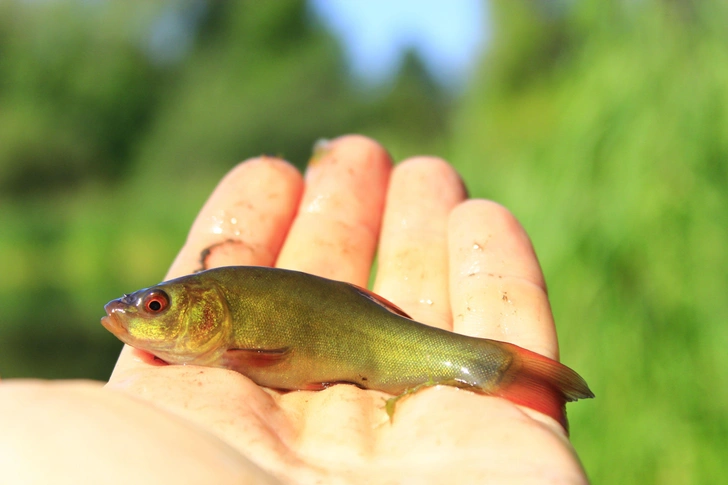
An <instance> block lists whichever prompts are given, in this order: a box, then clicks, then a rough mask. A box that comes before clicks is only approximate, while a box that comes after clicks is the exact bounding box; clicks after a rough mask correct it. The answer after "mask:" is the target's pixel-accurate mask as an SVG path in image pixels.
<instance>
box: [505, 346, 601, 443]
mask: <svg viewBox="0 0 728 485" xmlns="http://www.w3.org/2000/svg"><path fill="white" fill-rule="evenodd" d="M499 344H501V345H503V346H504V347H505V348H506V349H507V350H509V351H510V352H511V353H512V354H513V356H514V360H513V364H511V366H510V367H509V368H508V370H507V371H506V373H505V376H504V377H503V380H502V381H501V384H500V388H499V389H498V391H496V392H494V393H493V394H494V395H496V396H500V397H503V398H505V399H508V400H509V401H511V402H514V403H516V404H520V405H521V406H526V407H528V408H531V409H534V410H536V411H538V412H540V413H543V414H545V415H547V416H550V417H552V418H554V419H555V420H556V421H558V422H559V423H561V425H562V426H563V427H564V429H565V430H567V431H568V430H569V424H568V422H567V421H566V403H567V402H571V401H576V400H578V399H587V398H592V397H594V393H592V392H591V390H590V389H589V386H588V385H587V384H586V382H585V381H584V379H582V377H581V376H580V375H579V374H577V373H576V372H574V371H573V370H571V369H570V368H568V367H566V366H565V365H563V364H561V363H559V362H557V361H555V360H553V359H549V358H548V357H544V356H543V355H540V354H537V353H535V352H531V351H530V350H526V349H524V348H522V347H518V346H517V345H513V344H509V343H505V342H499Z"/></svg>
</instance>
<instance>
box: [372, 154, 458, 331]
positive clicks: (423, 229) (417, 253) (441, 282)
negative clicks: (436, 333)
mask: <svg viewBox="0 0 728 485" xmlns="http://www.w3.org/2000/svg"><path fill="white" fill-rule="evenodd" d="M465 196H466V194H465V188H464V186H463V184H462V181H461V180H460V177H459V176H458V174H457V173H456V172H455V170H453V168H452V167H451V166H450V165H448V164H447V163H446V162H445V161H443V160H441V159H439V158H428V157H419V158H413V159H410V160H407V161H405V162H403V163H401V164H400V165H398V166H397V168H395V170H394V173H393V174H392V181H391V184H390V187H389V193H388V194H387V207H386V210H385V214H384V222H383V225H382V237H381V240H380V244H379V259H378V265H379V266H378V269H377V278H376V283H375V285H374V291H375V292H376V293H379V294H381V295H382V296H384V297H386V298H388V299H390V300H392V301H393V302H395V303H396V304H397V305H399V306H400V307H402V308H403V309H404V310H405V311H406V312H407V313H409V314H410V316H412V318H414V319H415V320H417V321H420V322H423V323H427V324H430V325H433V326H436V327H440V328H448V329H449V328H451V318H452V316H451V315H452V314H451V312H450V301H449V297H448V294H449V293H448V252H447V224H448V215H449V213H450V211H451V210H452V208H453V207H455V206H456V205H457V204H458V203H460V202H461V201H462V200H463V199H464V198H465Z"/></svg>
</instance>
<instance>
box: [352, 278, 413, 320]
mask: <svg viewBox="0 0 728 485" xmlns="http://www.w3.org/2000/svg"><path fill="white" fill-rule="evenodd" d="M349 284H350V285H351V286H353V287H354V288H356V289H357V290H359V293H361V294H362V295H363V296H365V297H367V298H369V299H370V300H372V301H373V302H374V303H376V304H377V305H380V306H382V307H384V308H386V309H387V310H389V311H390V312H392V313H396V314H397V315H400V316H403V317H405V318H409V319H410V320H413V318H412V317H411V316H409V315H407V312H405V311H404V310H402V309H401V308H400V307H398V306H397V305H395V304H394V303H392V302H391V301H389V300H387V299H386V298H384V297H383V296H379V295H377V294H376V293H374V292H373V291H369V290H367V289H366V288H362V287H361V286H359V285H355V284H354V283H349Z"/></svg>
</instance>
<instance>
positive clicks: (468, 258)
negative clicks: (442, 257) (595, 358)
mask: <svg viewBox="0 0 728 485" xmlns="http://www.w3.org/2000/svg"><path fill="white" fill-rule="evenodd" d="M449 241H450V295H451V297H450V303H451V305H452V313H453V329H454V330H455V331H456V332H458V333H463V334H466V335H472V336H476V337H482V338H491V339H495V340H502V341H506V342H510V343H513V344H516V345H519V346H521V347H524V348H527V349H529V350H533V351H534V352H538V353H540V354H542V355H545V356H547V357H551V358H557V357H558V343H557V341H556V330H555V327H554V322H553V317H552V315H551V307H550V305H549V301H548V297H547V294H546V284H545V282H544V278H543V274H542V273H541V267H540V266H539V264H538V259H537V258H536V253H535V252H534V249H533V246H532V245H531V240H530V239H529V237H528V235H527V234H526V232H525V231H524V230H523V227H521V225H520V224H519V223H518V221H517V220H516V218H515V217H513V215H512V214H511V213H510V212H509V211H508V210H507V209H505V208H504V207H503V206H501V205H498V204H496V203H494V202H490V201H486V200H470V201H467V202H464V203H463V204H461V205H459V206H458V207H457V208H455V209H454V210H453V212H452V214H451V215H450V223H449Z"/></svg>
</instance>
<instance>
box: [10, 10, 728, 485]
mask: <svg viewBox="0 0 728 485" xmlns="http://www.w3.org/2000/svg"><path fill="white" fill-rule="evenodd" d="M490 5H491V9H490V10H491V15H492V18H493V26H494V35H493V37H492V40H491V46H490V48H489V50H488V52H487V53H486V55H485V57H484V59H483V62H482V65H481V68H480V71H479V72H478V74H477V75H476V76H475V77H474V78H473V79H472V80H471V82H470V87H469V88H468V90H467V92H466V93H464V95H463V96H462V97H461V99H457V100H454V99H453V97H452V96H451V95H448V94H447V93H444V92H442V90H441V89H440V88H439V87H438V86H437V85H436V84H435V83H433V82H432V80H431V79H430V77H429V75H428V73H427V72H426V70H425V69H424V68H423V66H422V63H421V62H420V61H419V59H418V58H417V56H416V55H414V54H409V55H408V56H407V57H406V61H405V62H404V63H403V67H402V69H401V72H400V73H399V74H398V75H397V76H396V78H395V79H394V80H392V82H391V84H388V85H385V86H380V87H376V88H372V87H366V86H361V85H358V84H357V82H356V80H352V79H351V78H350V75H349V73H348V72H347V69H346V66H345V64H344V62H343V59H342V55H341V49H340V47H339V44H338V42H337V41H336V39H334V38H333V37H332V36H331V35H330V34H329V33H328V32H327V31H326V30H325V29H324V28H323V27H322V26H321V25H320V24H319V23H318V21H317V20H316V19H315V18H312V16H311V14H310V11H309V10H308V9H307V8H306V5H305V3H303V2H302V1H287V2H204V1H192V0H190V1H181V0H179V1H157V2H147V3H142V2H73V1H65V2H39V3H35V2H3V3H0V221H2V230H0V374H2V375H3V376H4V377H14V376H36V377H91V378H97V379H104V378H105V377H107V376H108V374H109V372H110V369H111V366H112V365H113V362H114V360H115V358H116V355H117V354H118V349H119V347H120V344H118V343H117V342H116V339H115V338H114V337H113V336H111V335H110V334H108V333H107V332H106V331H105V330H103V329H102V328H101V326H100V325H99V323H98V319H99V317H100V316H101V314H102V309H101V307H102V305H103V303H105V302H106V301H108V300H109V299H111V298H114V297H117V296H118V295H120V294H121V293H123V292H125V291H130V290H133V289H137V288H140V287H143V286H146V285H149V284H153V283H155V282H157V281H158V280H159V279H160V278H162V276H163V275H164V273H165V270H166V268H167V266H168V265H169V264H170V262H171V260H172V258H173V257H174V254H175V253H176V251H177V249H178V248H179V247H180V245H181V244H182V242H183V240H184V237H185V233H186V231H187V228H188V227H189V225H190V223H191V222H192V219H193V218H194V215H195V213H196V211H197V210H199V208H200V207H201V205H202V203H203V201H204V199H205V197H206V196H207V195H208V194H209V192H210V191H211V189H212V187H213V186H214V184H215V183H216V182H217V180H219V178H220V177H221V176H222V175H223V174H224V173H225V172H226V171H227V170H228V169H229V168H230V167H231V166H232V165H233V164H234V163H236V162H238V161H240V160H242V159H244V158H247V157H250V156H255V155H258V154H261V153H273V154H276V155H283V156H285V157H286V158H288V159H289V160H291V161H292V162H294V163H296V164H298V166H299V167H301V166H302V165H303V163H305V160H306V159H307V157H308V156H309V153H310V149H311V147H312V144H313V142H314V141H315V140H316V139H318V138H321V137H333V136H337V135H340V134H343V133H347V132H359V133H363V134H366V135H369V136H373V137H375V138H377V139H378V140H380V141H381V142H382V143H383V144H384V145H385V146H386V147H387V148H388V149H390V151H391V152H392V153H393V155H394V158H395V159H397V160H400V159H402V158H404V157H406V156H409V155H414V154H418V153H435V154H438V155H442V156H444V157H447V158H448V159H450V160H451V161H452V162H453V163H454V164H455V165H456V166H457V168H458V169H459V170H460V171H461V173H462V174H463V176H464V179H465V180H466V182H467V184H468V186H469V188H470V190H471V193H472V195H474V196H477V197H487V198H491V199H494V200H497V201H499V202H502V203H503V204H504V205H506V206H507V207H509V208H510V209H511V210H512V211H513V212H514V213H515V214H516V216H517V217H519V219H520V220H521V221H522V222H523V224H524V226H525V227H526V229H527V230H528V231H529V233H530V234H531V236H532V238H533V240H534V244H535V246H536V248H537V251H538V254H539V257H540V258H541V262H542V265H543V267H544V271H545V274H546V277H547V281H548V283H549V289H550V296H551V299H552V305H553V310H554V314H555V316H556V321H557V325H558V328H559V335H560V341H561V347H562V358H563V360H564V361H565V362H566V363H567V364H568V365H570V366H573V367H574V368H575V369H577V370H579V372H580V373H582V374H583V375H584V376H585V377H586V378H587V380H588V382H589V383H590V385H591V387H592V389H593V390H594V391H595V393H596V395H597V399H595V400H593V401H587V402H582V403H579V404H577V405H572V406H570V419H571V423H572V430H573V431H572V440H573V442H574V446H575V448H576V449H577V451H578V452H579V454H580V456H581V458H582V460H583V463H584V466H585V468H586V470H587V473H588V474H589V475H590V477H591V478H592V479H593V481H594V482H595V483H640V484H643V483H660V484H672V483H675V484H689V483H714V481H715V480H717V479H719V478H718V477H724V476H728V465H726V464H725V460H724V459H723V458H724V456H725V454H726V452H728V417H727V415H726V412H725V406H726V403H728V373H727V372H726V371H725V369H728V352H727V351H726V348H728V325H726V322H728V299H726V298H722V295H721V292H722V291H724V290H725V288H726V287H728V285H727V284H726V283H728V282H727V281H726V280H727V279H728V276H727V272H726V271H725V268H726V267H728V261H727V259H728V252H727V251H726V249H725V248H726V247H728V223H727V222H728V221H726V214H728V126H727V124H728V30H726V29H725V28H724V23H725V22H724V21H725V19H726V18H728V17H726V14H728V6H725V5H724V3H722V2H719V1H718V0H714V1H703V2H697V1H689V0H661V1H659V0H643V1H640V2H632V1H626V0H612V1H609V2H604V1H601V0H583V1H581V2H568V1H552V0H494V1H492V2H490ZM181 194H184V196H182V195H181Z"/></svg>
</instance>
